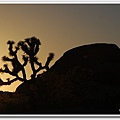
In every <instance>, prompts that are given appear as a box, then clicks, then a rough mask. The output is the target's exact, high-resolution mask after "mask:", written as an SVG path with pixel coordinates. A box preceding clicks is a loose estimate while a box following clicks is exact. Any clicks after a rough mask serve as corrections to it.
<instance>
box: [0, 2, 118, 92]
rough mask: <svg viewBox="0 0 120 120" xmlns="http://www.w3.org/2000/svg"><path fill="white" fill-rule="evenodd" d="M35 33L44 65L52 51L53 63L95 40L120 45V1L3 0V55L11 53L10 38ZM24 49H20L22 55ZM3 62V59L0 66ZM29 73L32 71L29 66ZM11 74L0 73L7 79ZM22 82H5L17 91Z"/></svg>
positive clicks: (0, 25)
mask: <svg viewBox="0 0 120 120" xmlns="http://www.w3.org/2000/svg"><path fill="white" fill-rule="evenodd" d="M33 36H35V37H36V38H38V39H40V41H41V46H40V51H39V53H38V54H37V57H38V58H39V61H41V62H42V64H43V65H44V63H45V61H46V59H47V56H48V54H49V53H50V52H53V53H54V54H55V57H54V60H53V61H52V62H51V64H50V66H52V65H53V64H54V63H55V61H57V60H58V59H59V58H60V57H61V56H62V55H63V53H64V52H65V51H67V50H69V49H71V48H74V47H77V46H81V45H85V44H92V43H114V44H116V45H118V46H119V47H120V40H119V39H120V5H89V4H88V5H87V4H86V5H82V4H76V5H75V4H73V5H72V4H70V5H67V4H66V5H65V4H61V5H60V4H58V5H55V4H54V5H50V4H48V5H43V4H33V5H32V4H28V5H25V4H24V5H23V4H21V5H20V4H18V5H15V4H14V5H12V4H8V5H4V4H0V58H1V57H2V56H4V55H6V56H9V55H8V46H7V44H6V43H7V41H8V40H14V41H15V43H16V44H17V42H19V41H21V40H24V39H25V38H30V37H33ZM21 55H22V52H20V53H19V57H21ZM3 64H4V62H3V61H2V60H1V59H0V68H2V67H3ZM26 71H27V76H28V78H29V75H30V73H31V71H30V66H27V68H26ZM8 77H9V75H8V74H0V78H1V79H2V80H4V81H6V78H8ZM20 84H21V82H19V81H17V82H14V83H12V84H11V85H10V86H2V87H0V90H2V91H11V92H14V91H15V89H16V88H17V86H18V85H20Z"/></svg>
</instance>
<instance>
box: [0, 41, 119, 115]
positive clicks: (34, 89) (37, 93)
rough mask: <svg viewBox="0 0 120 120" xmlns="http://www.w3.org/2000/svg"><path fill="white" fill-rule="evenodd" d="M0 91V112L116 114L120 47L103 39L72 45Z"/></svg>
mask: <svg viewBox="0 0 120 120" xmlns="http://www.w3.org/2000/svg"><path fill="white" fill-rule="evenodd" d="M0 94H1V96H0V113H7V114H8V113H14V114H16V113H17V114H24V113H28V114H29V113H30V114H31V113H33V114H119V109H120V49H119V47H117V46H116V45H115V44H105V43H104V44H102V43H99V44H91V45H84V46H80V47H76V48H73V49H71V50H68V51H67V52H65V53H64V54H63V56H62V57H61V58H60V59H59V60H57V61H56V63H55V64H54V65H53V66H52V67H51V68H50V70H49V71H47V72H45V73H43V74H41V75H38V77H37V78H36V79H34V80H33V79H32V80H29V81H27V82H25V83H23V84H21V85H20V86H18V88H17V89H16V92H15V93H9V92H0Z"/></svg>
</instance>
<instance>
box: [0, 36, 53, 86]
mask: <svg viewBox="0 0 120 120" xmlns="http://www.w3.org/2000/svg"><path fill="white" fill-rule="evenodd" d="M7 44H8V46H9V47H8V50H9V55H10V56H11V57H12V58H9V57H6V56H3V57H2V60H3V61H4V62H11V64H12V67H13V69H12V70H10V69H9V68H8V65H7V64H4V69H3V68H1V69H0V72H1V73H8V74H10V75H12V76H14V77H15V78H14V79H12V80H10V79H9V78H8V79H7V80H8V81H7V82H3V80H1V79H0V86H1V85H10V84H11V83H13V82H15V81H17V80H19V81H22V82H26V81H27V78H26V71H25V68H24V67H25V66H26V65H27V64H28V61H29V63H30V66H31V69H32V74H31V75H30V76H31V79H34V78H36V75H37V73H38V72H39V71H40V70H42V69H46V70H49V63H50V61H51V60H52V59H53V57H54V54H53V53H49V56H48V58H47V60H46V63H45V65H44V66H42V63H41V62H39V61H38V58H37V57H36V55H37V53H38V52H39V46H40V45H41V42H40V40H39V39H37V38H36V37H31V38H27V39H25V40H24V41H20V42H18V44H17V45H16V46H15V50H13V45H14V44H15V42H14V41H10V40H9V41H8V42H7ZM20 49H21V50H22V51H23V52H24V55H22V60H23V63H20V61H19V60H18V56H17V53H18V50H20ZM35 64H36V65H37V66H38V68H37V69H36V68H35ZM20 71H22V77H20V76H19V75H18V73H19V72H20Z"/></svg>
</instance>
